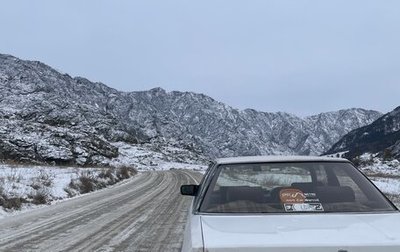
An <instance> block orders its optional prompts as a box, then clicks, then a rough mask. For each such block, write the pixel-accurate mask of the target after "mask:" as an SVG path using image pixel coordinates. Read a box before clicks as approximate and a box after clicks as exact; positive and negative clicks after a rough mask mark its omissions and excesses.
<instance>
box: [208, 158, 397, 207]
mask: <svg viewBox="0 0 400 252" xmlns="http://www.w3.org/2000/svg"><path fill="white" fill-rule="evenodd" d="M395 210H396V209H395V208H394V207H393V206H392V205H391V204H390V203H389V202H388V201H387V200H386V198H385V197H384V196H383V195H382V194H381V193H380V192H379V191H378V190H377V189H376V188H375V187H374V186H373V185H372V184H371V182H369V181H368V180H367V179H366V178H365V177H364V176H362V175H361V174H360V172H359V171H357V170H356V169H355V168H354V167H353V166H352V165H351V164H349V163H334V162H332V163H329V162H321V163H316V162H304V163H258V164H233V165H220V166H219V167H218V169H217V172H216V173H215V176H214V177H213V179H212V180H211V181H210V185H209V187H208V189H207V191H206V193H205V195H204V198H203V201H202V203H201V206H200V212H208V213H297V212H315V213H321V212H373V211H395Z"/></svg>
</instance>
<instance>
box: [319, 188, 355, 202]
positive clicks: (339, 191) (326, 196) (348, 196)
mask: <svg viewBox="0 0 400 252" xmlns="http://www.w3.org/2000/svg"><path fill="white" fill-rule="evenodd" d="M315 192H316V193H317V197H318V198H319V200H320V201H321V202H322V203H336V202H354V201H355V198H356V197H355V193H354V191H353V189H352V188H351V187H349V186H317V187H316V188H315Z"/></svg>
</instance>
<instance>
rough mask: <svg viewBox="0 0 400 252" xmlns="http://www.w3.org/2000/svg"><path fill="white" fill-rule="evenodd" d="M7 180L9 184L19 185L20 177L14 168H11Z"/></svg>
mask: <svg viewBox="0 0 400 252" xmlns="http://www.w3.org/2000/svg"><path fill="white" fill-rule="evenodd" d="M7 180H9V181H11V182H16V183H19V182H21V180H22V176H21V174H20V173H19V172H18V170H17V169H16V168H11V172H10V174H9V175H8V176H7Z"/></svg>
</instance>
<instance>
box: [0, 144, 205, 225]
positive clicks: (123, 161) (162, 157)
mask: <svg viewBox="0 0 400 252" xmlns="http://www.w3.org/2000/svg"><path fill="white" fill-rule="evenodd" d="M114 145H115V146H116V147H118V148H119V153H120V155H119V157H118V158H115V159H113V160H112V161H111V168H86V167H85V168H82V167H60V166H34V165H10V164H0V218H1V217H2V216H5V215H9V214H15V210H22V211H24V210H27V209H31V208H35V207H37V205H42V204H43V203H44V202H45V204H46V203H49V204H51V203H54V202H57V201H60V200H64V199H67V198H69V197H75V196H77V195H79V194H81V193H86V192H82V190H83V191H85V190H86V191H93V190H97V189H100V188H104V187H107V186H110V185H112V184H114V183H116V182H118V181H120V180H122V179H126V178H127V177H124V176H123V175H121V169H124V168H125V167H131V168H132V167H133V168H135V169H136V170H138V171H139V172H140V171H148V170H170V169H190V170H196V171H200V172H203V171H204V170H205V169H206V167H207V166H205V165H204V164H198V163H199V159H198V158H197V157H196V156H193V154H192V153H191V152H189V151H187V150H184V149H179V148H175V147H162V149H159V150H158V151H155V150H153V149H152V148H151V147H149V146H146V145H129V144H125V143H114ZM196 162H197V163H196ZM203 163H204V161H203ZM85 180H86V183H87V184H88V186H89V187H90V188H88V189H86V188H83V189H82V188H81V187H82V185H84V184H85ZM91 184H93V187H92V185H91ZM10 199H11V200H10ZM7 200H8V202H11V203H10V204H11V205H10V206H8V207H5V203H4V202H6V201H7ZM1 205H2V206H1ZM14 205H15V206H14ZM5 209H6V210H5Z"/></svg>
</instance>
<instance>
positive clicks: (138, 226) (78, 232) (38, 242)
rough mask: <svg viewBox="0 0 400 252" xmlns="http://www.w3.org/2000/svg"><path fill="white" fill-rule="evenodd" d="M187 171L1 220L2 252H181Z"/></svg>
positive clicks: (144, 176)
mask: <svg viewBox="0 0 400 252" xmlns="http://www.w3.org/2000/svg"><path fill="white" fill-rule="evenodd" d="M200 178H201V174H199V173H193V172H189V171H178V170H175V171H164V172H146V173H141V174H139V175H137V176H136V177H135V178H133V179H132V180H130V181H129V182H127V183H124V184H122V185H119V186H116V187H113V188H110V189H107V190H103V191H99V192H95V193H92V194H90V195H87V196H83V197H79V198H76V199H72V200H69V201H65V202H62V203H60V204H57V205H54V206H50V207H46V208H42V209H37V210H34V211H31V212H27V213H24V214H20V215H18V216H15V217H11V218H7V219H4V220H0V251H179V249H180V246H181V243H182V237H183V235H182V232H183V228H184V224H185V221H186V215H187V209H188V206H189V203H190V198H187V197H186V198H185V197H181V196H180V195H179V187H180V185H181V184H184V183H193V182H194V181H193V179H196V180H197V181H199V180H200Z"/></svg>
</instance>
